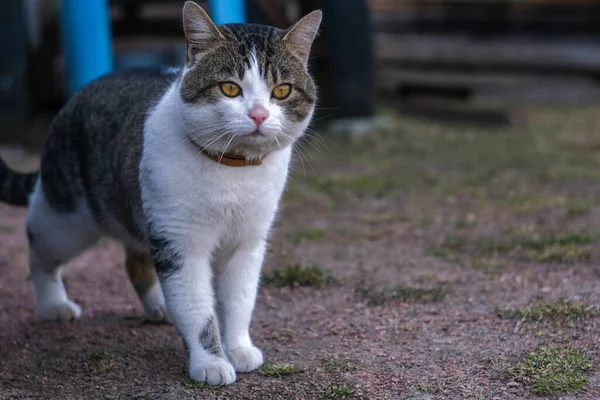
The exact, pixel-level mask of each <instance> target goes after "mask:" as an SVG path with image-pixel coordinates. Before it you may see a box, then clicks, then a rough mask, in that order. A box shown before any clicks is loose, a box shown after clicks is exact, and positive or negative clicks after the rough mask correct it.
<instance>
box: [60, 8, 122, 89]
mask: <svg viewBox="0 0 600 400" xmlns="http://www.w3.org/2000/svg"><path fill="white" fill-rule="evenodd" d="M61 22H62V24H61V25H62V40H63V49H64V54H65V63H66V65H65V66H66V78H67V93H68V95H69V97H70V96H72V95H73V94H74V93H75V92H76V91H77V90H79V89H80V88H81V87H82V86H83V85H85V84H86V83H88V82H90V81H92V80H94V79H96V78H98V77H99V76H101V75H104V74H106V73H108V72H110V71H111V70H112V63H113V60H112V49H111V35H110V16H109V4H108V0H61Z"/></svg>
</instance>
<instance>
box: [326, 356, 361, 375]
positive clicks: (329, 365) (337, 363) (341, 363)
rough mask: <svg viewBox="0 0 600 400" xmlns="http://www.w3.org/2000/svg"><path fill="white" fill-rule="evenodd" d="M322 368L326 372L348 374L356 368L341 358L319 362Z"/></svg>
mask: <svg viewBox="0 0 600 400" xmlns="http://www.w3.org/2000/svg"><path fill="white" fill-rule="evenodd" d="M321 362H322V364H323V368H325V370H326V371H327V372H331V373H334V372H349V371H354V370H355V369H356V367H355V366H354V364H352V363H351V362H350V361H348V360H346V359H343V358H327V359H325V360H322V361H321Z"/></svg>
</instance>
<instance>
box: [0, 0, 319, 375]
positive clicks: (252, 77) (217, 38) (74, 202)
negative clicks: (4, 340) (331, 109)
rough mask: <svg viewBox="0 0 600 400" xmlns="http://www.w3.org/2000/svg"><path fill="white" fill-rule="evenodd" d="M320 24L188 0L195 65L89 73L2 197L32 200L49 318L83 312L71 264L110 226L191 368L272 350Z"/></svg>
mask: <svg viewBox="0 0 600 400" xmlns="http://www.w3.org/2000/svg"><path fill="white" fill-rule="evenodd" d="M320 22H321V12H319V11H315V12H312V13H310V14H308V15H307V16H306V17H304V18H303V19H302V20H301V21H299V22H298V23H296V24H295V25H294V26H292V27H291V28H290V29H288V30H286V31H283V30H279V29H276V28H272V27H267V26H262V25H250V24H228V25H221V26H218V27H217V26H216V25H215V24H214V23H213V22H212V21H211V20H210V18H209V17H208V15H207V14H206V13H205V12H204V11H203V10H202V8H200V7H199V6H198V5H196V4H195V3H193V2H187V3H186V4H185V6H184V9H183V25H184V31H185V38H186V43H187V56H186V62H185V67H184V68H182V69H181V70H179V71H176V72H173V71H170V72H165V71H155V72H152V71H136V72H119V73H113V74H109V75H107V76H104V77H102V78H100V79H98V80H96V81H94V82H92V83H91V84H89V85H87V86H86V87H84V88H83V89H82V90H81V91H80V92H79V93H77V94H76V95H75V96H74V97H73V98H72V99H71V100H70V101H69V102H68V103H67V104H66V105H65V106H64V108H63V109H62V110H61V112H60V113H59V115H58V116H57V117H56V119H55V120H54V122H53V124H52V126H51V128H50V131H49V135H48V138H47V142H46V145H45V147H44V150H43V154H42V159H41V166H40V170H39V171H38V172H35V173H31V174H19V173H17V172H14V171H12V170H10V169H9V168H8V167H7V166H6V165H5V164H4V163H2V162H0V189H1V190H0V200H2V201H4V202H7V203H10V204H14V205H21V206H25V205H27V206H29V210H28V214H27V235H28V239H29V257H30V266H31V277H32V280H33V284H34V288H35V301H36V305H37V310H38V313H39V315H40V316H41V318H43V319H50V320H52V319H60V320H69V319H73V318H78V317H79V316H80V315H81V309H80V307H79V306H78V305H77V304H75V303H74V302H73V301H71V300H69V298H68V296H67V293H66V291H65V288H64V286H63V283H62V279H61V275H60V266H61V264H64V263H65V262H67V261H68V260H69V259H71V258H73V257H74V256H76V255H78V254H79V253H81V252H82V251H83V250H85V249H86V248H88V247H89V246H90V245H92V244H93V243H94V242H96V241H97V240H98V239H99V238H100V237H101V236H103V235H108V236H111V237H113V238H116V239H118V240H120V241H121V242H123V244H124V246H125V248H126V254H127V256H126V258H127V259H126V266H127V272H128V274H129V277H130V280H131V282H132V284H133V286H134V288H135V290H136V291H137V293H138V295H139V297H140V299H141V302H142V303H143V306H144V309H145V312H146V316H147V318H149V319H151V320H153V321H157V322H160V321H168V320H172V322H173V323H174V325H175V326H176V328H177V329H178V330H179V332H180V333H181V335H182V336H183V339H184V341H185V343H186V346H187V350H188V355H189V374H190V376H191V378H193V379H195V380H198V381H206V382H208V383H209V384H215V385H222V384H230V383H233V382H234V381H235V379H236V371H238V372H246V371H252V370H254V369H256V368H258V367H259V366H260V365H261V364H262V363H263V355H262V353H261V351H260V350H259V349H258V348H257V347H255V346H254V345H253V344H252V340H251V338H250V333H249V325H250V320H251V315H252V310H253V308H254V303H255V299H256V294H257V287H258V282H259V274H260V270H261V264H262V262H263V257H264V253H265V246H266V241H267V238H268V235H269V230H270V228H271V225H272V223H273V219H274V217H275V214H276V211H277V207H278V203H279V199H280V197H281V194H282V192H283V190H284V186H285V183H286V179H287V173H288V166H289V163H290V155H291V147H292V145H293V144H294V142H295V141H296V140H297V139H298V138H300V137H301V136H302V135H303V133H304V131H305V129H306V128H307V126H308V124H309V122H310V120H311V118H312V114H313V111H314V106H315V101H316V89H315V85H314V83H313V80H312V79H311V77H310V75H309V74H308V72H307V61H308V56H309V52H310V48H311V45H312V42H313V40H314V38H315V35H316V34H317V31H318V28H319V25H320ZM163 294H164V295H163Z"/></svg>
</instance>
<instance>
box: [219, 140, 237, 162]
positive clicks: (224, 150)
mask: <svg viewBox="0 0 600 400" xmlns="http://www.w3.org/2000/svg"><path fill="white" fill-rule="evenodd" d="M234 138H235V133H232V134H231V136H230V137H229V140H228V141H227V142H225V148H224V149H223V152H222V153H221V157H219V163H220V162H221V161H222V160H223V157H224V156H225V153H226V152H227V147H229V145H230V144H231V142H232V141H233V139H234Z"/></svg>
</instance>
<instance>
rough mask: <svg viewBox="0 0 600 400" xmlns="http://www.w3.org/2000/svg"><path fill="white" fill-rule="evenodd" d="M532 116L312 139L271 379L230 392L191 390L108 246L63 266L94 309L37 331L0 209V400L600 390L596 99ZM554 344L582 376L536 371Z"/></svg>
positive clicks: (284, 241) (290, 227)
mask: <svg viewBox="0 0 600 400" xmlns="http://www.w3.org/2000/svg"><path fill="white" fill-rule="evenodd" d="M521 113H522V117H523V118H522V120H523V122H524V124H523V125H522V126H521V127H517V128H493V129H492V128H481V127H479V128H477V127H469V126H447V125H445V124H442V123H434V122H422V121H416V120H411V119H408V118H393V117H390V119H389V120H388V121H389V122H388V123H385V124H383V125H382V126H381V128H378V129H377V132H373V133H372V134H371V135H369V136H365V137H363V138H354V139H353V140H342V139H339V138H335V137H332V136H328V135H327V134H326V132H321V134H322V136H323V137H324V138H325V139H326V142H327V143H326V146H325V145H323V144H322V143H321V141H322V139H320V138H318V137H314V136H313V138H312V139H311V140H309V141H306V142H304V143H303V144H302V145H301V146H299V147H298V149H299V150H301V151H302V152H303V153H304V156H305V157H306V158H307V160H303V162H301V161H300V160H298V161H297V162H296V168H295V171H294V174H293V178H292V179H291V180H290V185H289V188H288V189H289V190H288V191H287V193H286V195H285V198H284V201H283V203H282V211H281V213H280V216H279V219H278V222H277V224H276V228H275V230H274V233H273V237H272V240H271V246H270V252H269V255H268V258H267V261H266V265H265V278H268V279H265V282H264V285H263V286H262V288H261V290H260V294H259V297H258V302H257V306H256V310H255V314H254V319H253V325H252V333H253V337H254V340H255V343H256V344H257V345H258V346H259V347H261V348H262V350H263V351H264V354H265V360H266V362H267V363H271V364H270V365H271V367H272V368H271V369H265V370H263V373H258V372H256V373H249V374H239V376H238V380H237V382H236V383H235V384H234V385H232V386H228V387H225V388H216V389H215V388H208V387H205V386H204V385H198V384H195V383H193V382H190V381H188V380H187V379H186V360H185V354H184V349H183V345H182V341H181V339H180V337H179V336H178V334H177V333H176V332H175V329H174V328H173V327H171V326H167V325H151V324H147V323H144V322H143V320H142V318H141V307H140V305H139V304H138V301H137V299H136V297H135V294H134V291H133V289H132V288H131V287H130V284H129V282H128V281H127V278H126V274H125V271H124V267H123V252H122V249H121V248H120V247H119V245H118V244H116V243H114V242H112V241H110V240H103V241H101V242H100V243H98V245H97V246H96V247H95V248H94V249H92V250H91V251H89V252H87V253H86V254H84V255H83V256H81V257H80V258H78V259H77V260H75V261H74V262H72V263H71V264H69V265H68V266H67V268H66V277H65V281H66V285H67V289H68V292H69V294H70V297H71V298H72V299H73V300H75V301H76V302H78V303H79V304H80V305H82V307H83V310H84V314H83V316H82V318H81V319H80V320H78V321H76V322H72V323H43V322H39V321H37V320H36V317H35V314H34V307H33V293H32V287H31V284H30V282H28V267H27V262H26V238H25V233H24V227H23V224H24V213H25V211H24V210H23V209H20V208H12V207H8V206H5V205H1V206H0V399H61V400H66V399H213V398H215V399H216V398H219V399H326V398H332V399H336V398H349V399H350V398H352V399H502V400H506V399H530V398H531V399H534V398H561V399H600V374H599V373H598V371H599V367H598V361H599V360H600V341H599V338H600V330H599V325H600V317H598V309H597V308H596V307H597V306H599V305H600V224H599V222H600V205H599V204H600V203H599V201H598V200H600V108H592V107H587V108H560V109H545V110H521ZM0 150H1V152H2V154H3V155H4V156H5V157H7V158H8V159H9V161H11V162H12V164H13V165H24V164H29V167H31V165H35V158H32V157H31V156H29V155H27V154H25V153H23V152H21V151H19V149H14V148H13V149H8V148H3V149H0ZM310 153H312V156H311V154H310ZM303 164H304V166H303ZM309 164H310V165H309ZM313 170H314V171H313ZM294 265H300V266H302V267H315V268H313V269H312V270H311V271H313V272H312V273H314V274H316V275H317V279H313V280H311V279H304V280H303V279H302V271H303V270H300V272H298V270H296V275H292V274H291V273H289V274H288V275H286V274H285V271H288V272H289V270H290V269H293V268H294V267H293V266H294ZM290 266H292V267H290ZM286 268H287V269H286ZM275 271H284V272H282V273H281V274H279V275H277V272H275ZM315 271H317V272H318V273H320V272H323V273H325V274H327V275H329V276H331V277H332V279H320V276H319V275H318V273H315ZM301 284H303V285H305V286H300V285H301ZM281 285H283V286H281ZM286 285H289V286H292V287H288V286H286ZM562 297H564V298H565V299H566V300H561V298H562ZM556 346H559V347H556ZM548 348H560V349H566V350H565V351H571V350H577V351H578V353H577V354H578V355H577V357H580V358H581V360H583V361H582V362H584V364H585V367H582V370H581V371H579V372H580V373H581V376H580V379H579V380H578V381H577V382H578V383H574V382H575V381H574V380H573V379H572V378H573V377H575V376H576V375H577V374H578V373H579V372H578V371H575V370H574V368H575V367H574V366H573V365H574V363H568V365H566V366H564V368H566V370H567V372H565V373H564V374H563V375H561V374H562V372H561V371H562V370H561V369H560V368H559V367H558V365H559V363H560V361H561V360H551V365H550V366H549V367H547V368H546V369H545V370H544V371H541V372H540V370H539V368H541V367H539V364H538V362H537V361H535V362H534V361H528V360H529V359H528V358H527V356H528V354H529V355H531V354H534V353H535V352H536V351H544V349H548ZM561 351H562V350H561ZM531 352H534V353H531ZM536 354H537V353H536ZM549 357H550V356H549ZM564 359H565V360H566V359H567V358H564ZM273 363H289V364H291V365H292V366H293V368H292V367H289V368H288V369H289V370H288V371H286V372H291V373H289V374H273V370H277V368H280V367H281V366H280V365H278V364H273ZM538 372H540V373H542V374H545V373H547V374H549V375H548V376H547V378H548V380H547V381H544V382H545V383H544V382H542V383H540V382H537V386H536V380H535V378H534V375H535V374H536V373H538ZM553 380H554V381H553ZM556 382H563V383H564V385H563V387H564V388H565V389H567V391H566V392H563V391H561V390H560V387H558V389H557V386H556V385H554V383H556ZM540 385H541V386H540ZM544 385H546V386H544ZM559 386H560V385H559ZM540 388H541V389H540ZM538 393H539V394H538Z"/></svg>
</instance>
